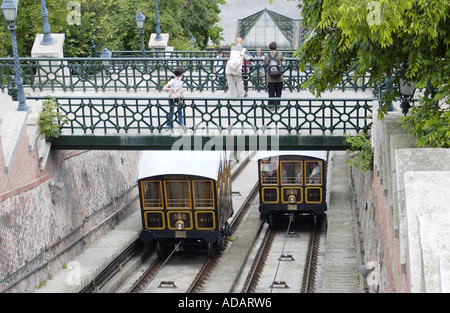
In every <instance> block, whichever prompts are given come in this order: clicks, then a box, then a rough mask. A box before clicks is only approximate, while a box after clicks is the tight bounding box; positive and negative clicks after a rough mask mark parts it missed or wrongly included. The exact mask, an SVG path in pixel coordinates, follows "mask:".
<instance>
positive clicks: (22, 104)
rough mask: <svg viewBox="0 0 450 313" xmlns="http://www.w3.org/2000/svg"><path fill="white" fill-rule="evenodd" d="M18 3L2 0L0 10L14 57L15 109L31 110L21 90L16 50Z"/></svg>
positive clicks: (20, 72)
mask: <svg viewBox="0 0 450 313" xmlns="http://www.w3.org/2000/svg"><path fill="white" fill-rule="evenodd" d="M18 4H19V0H3V3H2V6H1V10H2V12H3V17H4V18H5V20H6V22H7V23H8V29H9V30H10V31H11V42H12V49H13V57H14V72H15V75H16V86H17V100H18V101H19V107H18V108H17V111H26V112H31V109H30V108H29V107H28V105H27V104H26V100H27V98H26V96H25V92H24V90H23V79H22V71H21V70H20V63H19V53H18V51H17V40H16V28H17V27H16V19H17V7H18Z"/></svg>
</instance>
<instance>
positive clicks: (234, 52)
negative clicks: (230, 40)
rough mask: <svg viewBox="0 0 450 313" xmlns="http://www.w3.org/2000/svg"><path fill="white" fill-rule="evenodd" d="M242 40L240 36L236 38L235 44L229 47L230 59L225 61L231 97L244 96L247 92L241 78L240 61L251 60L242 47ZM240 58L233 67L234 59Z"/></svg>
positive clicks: (250, 56)
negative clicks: (237, 63)
mask: <svg viewBox="0 0 450 313" xmlns="http://www.w3.org/2000/svg"><path fill="white" fill-rule="evenodd" d="M242 44H243V40H242V38H241V37H237V38H236V42H235V45H234V46H232V47H231V49H230V59H229V60H228V62H227V66H226V68H225V73H226V75H227V82H228V88H230V93H231V97H233V98H236V97H246V96H247V93H246V92H245V90H244V81H243V80H242V62H243V61H244V59H245V60H247V61H248V60H251V59H252V55H251V54H250V53H249V52H248V51H247V49H245V48H244V47H242ZM233 59H236V60H240V64H239V65H238V66H237V67H235V68H233V66H232V65H231V64H233V63H234V62H233V61H234V60H233Z"/></svg>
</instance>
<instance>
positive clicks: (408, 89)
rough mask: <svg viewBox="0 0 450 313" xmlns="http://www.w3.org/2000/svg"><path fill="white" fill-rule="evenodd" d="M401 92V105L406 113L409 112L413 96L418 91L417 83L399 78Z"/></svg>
mask: <svg viewBox="0 0 450 313" xmlns="http://www.w3.org/2000/svg"><path fill="white" fill-rule="evenodd" d="M398 87H399V94H400V107H401V108H402V112H403V114H404V115H406V113H408V111H409V109H410V108H411V102H412V98H413V96H414V92H415V91H416V84H415V83H414V82H412V81H406V80H405V79H404V78H402V77H401V78H400V79H399V84H398Z"/></svg>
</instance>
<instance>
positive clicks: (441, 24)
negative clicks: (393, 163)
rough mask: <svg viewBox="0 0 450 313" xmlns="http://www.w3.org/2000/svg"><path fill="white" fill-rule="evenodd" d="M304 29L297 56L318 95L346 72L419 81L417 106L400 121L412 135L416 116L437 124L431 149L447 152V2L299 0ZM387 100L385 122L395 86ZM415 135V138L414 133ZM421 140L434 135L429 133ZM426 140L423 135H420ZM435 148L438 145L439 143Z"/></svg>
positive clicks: (376, 78)
mask: <svg viewBox="0 0 450 313" xmlns="http://www.w3.org/2000/svg"><path fill="white" fill-rule="evenodd" d="M299 7H300V8H301V10H302V13H301V14H302V17H303V26H305V27H307V28H308V29H309V31H310V32H309V34H308V36H307V39H306V41H305V43H304V45H303V46H302V47H300V48H299V50H298V51H297V52H296V55H297V56H298V57H299V59H300V63H301V65H300V69H304V67H305V66H306V65H307V64H310V65H311V66H312V67H313V68H314V75H313V76H312V77H311V79H310V80H309V81H307V82H306V84H305V88H310V89H311V91H312V92H313V93H315V94H316V95H317V96H318V95H320V93H321V92H323V91H325V90H326V89H327V88H332V87H333V86H334V85H335V84H337V83H338V82H340V81H341V80H342V77H343V74H344V73H345V72H346V71H349V70H351V69H354V71H355V73H356V74H357V75H363V74H366V73H369V75H370V83H371V84H372V86H374V85H375V84H382V83H384V82H385V80H386V78H390V79H391V84H392V85H398V82H399V78H400V77H403V78H405V79H406V80H408V81H414V82H415V83H416V87H417V88H419V89H421V90H423V93H424V96H423V97H422V98H421V99H420V105H419V106H415V107H414V108H413V109H412V110H411V111H410V113H409V117H408V116H407V117H406V118H404V119H403V120H402V122H403V123H404V125H403V126H404V127H405V128H406V129H408V130H409V131H410V132H411V133H413V132H412V131H411V130H412V127H413V125H412V124H411V123H413V121H414V120H416V117H417V116H420V118H421V119H424V120H425V121H426V120H427V119H433V120H435V121H437V124H439V125H443V127H438V128H433V129H434V130H431V128H430V131H432V132H436V131H437V129H440V130H439V132H440V134H434V135H433V136H431V137H432V138H436V141H435V142H433V140H421V138H417V139H418V144H419V145H420V142H427V145H431V146H444V147H445V146H446V147H450V128H449V127H450V126H448V125H449V124H450V120H449V114H448V113H446V112H448V105H447V104H446V103H448V102H449V94H450V60H449V59H450V49H449V48H450V47H449V46H450V22H449V21H450V2H449V1H442V0H397V1H390V0H372V1H369V0H302V1H300V4H299ZM392 91H393V93H392V94H390V93H385V94H384V96H383V98H382V110H381V117H382V115H383V114H384V113H386V111H387V108H388V107H389V105H390V102H391V100H392V99H394V98H396V97H398V88H393V90H392ZM415 135H416V136H417V135H418V133H417V132H416V133H415ZM423 135H426V136H429V133H428V132H427V131H425V132H424V134H423ZM422 139H423V138H422ZM435 143H436V144H435Z"/></svg>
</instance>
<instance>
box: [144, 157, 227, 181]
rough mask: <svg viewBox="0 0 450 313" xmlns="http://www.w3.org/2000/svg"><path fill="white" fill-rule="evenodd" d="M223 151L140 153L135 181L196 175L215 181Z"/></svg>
mask: <svg viewBox="0 0 450 313" xmlns="http://www.w3.org/2000/svg"><path fill="white" fill-rule="evenodd" d="M224 158H225V152H224V151H196V150H193V151H190V150H164V151H160V150H150V151H147V150H146V151H142V154H141V158H140V161H139V168H138V173H137V177H136V180H140V179H143V178H147V177H153V176H159V175H196V176H202V177H206V178H210V179H214V180H216V179H217V176H218V174H219V165H220V162H223V161H224Z"/></svg>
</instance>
